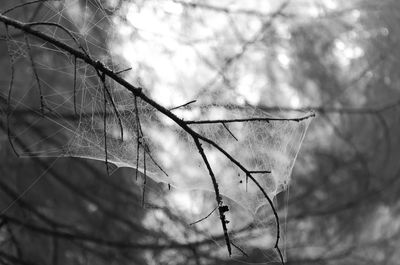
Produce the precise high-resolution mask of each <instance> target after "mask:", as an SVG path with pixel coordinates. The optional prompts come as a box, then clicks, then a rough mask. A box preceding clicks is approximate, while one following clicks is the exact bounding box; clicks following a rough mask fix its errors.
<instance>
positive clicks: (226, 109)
mask: <svg viewBox="0 0 400 265" xmlns="http://www.w3.org/2000/svg"><path fill="white" fill-rule="evenodd" d="M88 3H89V4H91V5H96V4H97V5H98V7H97V8H95V10H96V12H95V13H90V12H89V11H86V12H85V11H82V10H86V9H85V8H84V7H83V6H81V5H78V4H77V3H75V2H73V1H72V2H65V3H62V2H56V3H52V4H46V7H47V10H48V12H47V13H46V12H45V13H43V14H41V17H40V21H44V22H56V23H60V24H65V23H71V24H72V25H74V28H73V29H70V28H69V30H71V31H72V32H73V33H74V35H75V36H76V37H77V39H78V41H79V42H80V43H82V44H83V45H82V46H83V48H84V49H85V50H86V51H87V52H88V53H89V54H90V55H91V56H92V57H94V58H97V57H99V58H100V59H101V61H102V62H103V63H104V64H105V65H107V66H108V67H110V68H111V69H112V70H114V71H116V72H117V71H119V70H121V69H120V67H118V68H117V67H116V65H117V64H116V63H115V62H114V61H115V60H114V59H112V58H113V56H112V54H110V47H109V46H108V44H109V43H111V42H113V41H115V39H116V36H115V34H117V33H116V31H115V30H107V31H104V29H103V28H102V27H103V26H104V24H107V25H109V24H111V25H112V24H113V21H112V19H111V17H110V16H109V15H108V13H107V10H108V9H106V8H105V7H104V6H101V5H100V4H99V3H98V2H97V1H93V2H91V1H89V2H87V4H88ZM82 14H83V16H82ZM39 28H40V29H42V30H43V31H44V32H46V33H48V34H49V35H52V36H54V37H55V38H57V39H60V40H62V41H65V42H66V43H68V44H70V45H71V46H73V45H75V44H76V43H74V42H73V41H72V40H71V39H70V38H69V37H68V36H67V35H66V34H65V32H62V31H61V30H60V29H59V28H53V27H44V26H41V27H39ZM96 31H99V32H101V33H102V35H104V36H105V39H101V38H96V37H95V36H96V34H95V33H96ZM29 46H30V47H29ZM8 50H9V55H10V57H11V61H12V63H13V69H14V70H15V78H14V79H15V80H20V78H18V76H19V77H20V76H22V75H23V74H24V71H25V72H26V71H28V73H29V75H28V76H29V77H30V78H31V79H30V80H29V81H28V82H26V83H18V82H17V81H15V84H14V86H15V89H14V90H13V91H12V93H11V104H10V106H11V109H10V112H9V113H10V117H9V118H10V119H11V118H14V119H12V121H11V123H10V124H9V125H10V128H11V129H12V134H11V135H10V138H11V141H12V140H15V139H24V141H25V146H26V147H27V150H18V152H19V154H20V155H21V156H28V157H29V156H52V157H62V156H66V157H79V158H88V159H95V160H101V161H107V162H109V163H112V164H114V165H115V166H116V167H130V168H133V169H134V171H133V173H132V178H138V181H139V185H142V187H143V189H144V191H145V190H146V191H147V193H145V192H143V194H144V195H143V197H144V198H143V200H144V201H145V202H146V204H147V205H166V206H169V207H177V206H176V202H175V205H174V204H173V202H171V199H170V198H173V197H174V194H177V193H178V194H179V193H182V192H186V193H190V194H197V195H196V196H197V197H196V196H195V198H192V199H193V202H194V201H196V200H197V202H199V201H201V202H202V203H201V204H202V205H203V207H197V210H196V211H194V212H193V211H192V213H188V212H187V211H186V215H187V216H186V218H187V220H188V223H190V222H191V221H193V220H196V219H200V218H203V217H204V216H207V215H208V214H209V212H210V210H212V209H213V208H214V207H215V206H213V204H215V199H214V197H213V196H212V192H213V191H214V189H213V186H212V182H211V180H210V178H209V175H208V171H207V168H206V167H205V165H204V163H203V161H202V159H201V156H200V155H199V153H198V150H197V148H196V146H195V144H194V142H193V140H192V138H191V136H190V135H188V134H187V133H186V132H185V131H183V130H182V129H181V128H180V127H178V126H177V125H176V124H174V123H173V122H172V121H171V120H170V119H169V118H167V117H165V116H163V115H162V114H161V113H159V112H157V111H156V110H155V109H154V108H153V107H152V106H150V105H148V104H147V103H146V102H143V101H142V100H141V99H140V98H135V97H134V96H133V95H132V94H131V93H129V92H128V91H127V90H126V89H125V88H123V87H121V86H120V85H118V84H117V83H115V82H112V81H111V80H109V79H106V80H105V81H104V82H102V81H101V80H100V79H99V76H98V73H97V72H96V71H95V70H94V69H92V68H91V67H90V66H88V65H86V64H85V63H83V62H81V61H79V60H78V61H77V60H74V58H73V57H72V56H70V55H69V54H67V53H65V52H64V51H61V50H59V49H58V48H55V47H54V46H52V45H48V44H46V43H42V42H38V41H31V42H30V44H29V43H27V42H26V41H23V40H20V39H16V38H12V39H10V40H9V41H8ZM49 53H51V56H49V55H48V54H49ZM30 57H32V58H30ZM31 61H33V62H34V66H33V67H32V65H31V64H32V62H31ZM139 69H141V68H139ZM35 75H38V76H39V81H37V80H35V78H34V76H35ZM126 77H127V78H131V79H136V80H138V79H139V78H140V76H133V77H132V76H129V75H127V76H126ZM145 77H146V76H144V77H142V78H143V81H144V82H145V81H146V79H145ZM104 85H105V86H106V87H107V89H108V91H109V92H110V95H106V94H105V91H104ZM154 86H155V87H159V86H160V84H159V83H154ZM38 87H41V89H42V92H39V90H38ZM166 87H168V85H167V86H166ZM17 88H18V89H17ZM147 92H149V93H151V92H152V91H147ZM174 93H175V92H174ZM210 95H211V96H210V97H206V98H201V97H198V98H196V99H197V102H196V103H194V104H191V105H190V106H187V107H182V108H177V109H175V110H173V112H174V113H175V114H176V115H177V116H178V117H182V118H184V119H185V120H194V121H196V120H213V119H222V120H233V119H248V118H274V117H275V118H276V117H277V116H276V114H275V115H271V114H269V113H266V112H263V111H261V110H259V109H256V108H253V107H249V106H246V105H243V104H236V101H235V100H232V98H236V96H237V95H236V93H235V92H232V91H225V90H223V91H218V90H215V89H211V90H210ZM5 97H6V95H5V94H3V98H5ZM41 97H42V98H43V99H42V100H40V98H41ZM178 98H179V97H178ZM179 99H180V100H181V99H182V98H179ZM40 103H43V104H44V105H45V107H46V108H45V109H44V111H42V112H41V111H40V110H38V107H37V106H39V105H40ZM113 104H114V105H115V107H114V106H113ZM297 115H299V114H297ZM22 116H23V117H24V119H18V117H22ZM280 117H281V118H285V117H284V116H280ZM17 120H18V122H16V121H17ZM309 122H310V119H305V120H301V121H269V120H257V121H243V122H220V123H205V124H192V125H191V127H192V128H193V129H194V130H195V131H196V132H198V133H199V134H200V135H202V136H204V137H206V138H208V139H210V140H213V141H214V142H216V143H217V144H218V145H219V146H220V147H221V148H223V149H224V150H225V151H226V152H227V153H229V154H230V155H231V156H232V157H234V158H235V159H236V160H237V161H239V162H240V163H241V164H242V165H243V166H244V167H245V168H247V169H248V170H250V171H254V172H256V173H254V174H253V176H254V178H255V179H256V180H257V181H258V182H259V183H260V185H261V186H262V187H263V188H264V189H265V191H266V192H267V194H268V196H269V197H270V198H275V197H276V196H277V195H278V194H279V193H281V192H282V191H285V190H287V188H288V185H289V183H290V173H291V170H292V168H293V165H294V162H295V159H296V156H297V154H298V151H299V149H300V146H301V143H302V141H303V138H304V135H305V133H306V130H307V128H308V125H309ZM121 126H122V130H121ZM203 148H204V150H205V153H206V155H207V157H208V159H209V161H210V165H211V167H212V169H213V171H214V173H215V175H216V178H217V182H218V184H219V188H220V191H221V194H222V195H223V196H224V198H223V201H224V202H225V204H227V205H229V207H230V208H229V212H228V214H227V217H228V219H229V221H230V223H229V226H228V228H229V229H230V230H231V231H250V232H249V233H248V234H246V236H243V235H242V234H241V232H237V233H235V232H232V233H231V234H230V237H231V239H232V240H233V241H232V242H236V243H235V244H237V246H238V248H235V252H234V255H233V257H234V258H237V259H238V260H242V258H241V257H242V256H243V251H244V250H243V251H241V250H242V249H246V248H247V249H250V248H254V247H258V248H262V249H263V250H264V251H263V255H264V256H265V257H266V260H271V261H279V257H278V256H277V255H276V253H275V252H273V251H268V250H267V249H272V248H273V247H274V243H275V234H276V226H275V222H274V218H273V212H272V210H271V207H270V205H269V204H268V201H266V199H265V197H264V195H263V193H262V192H261V191H260V189H259V188H258V187H257V186H256V185H254V183H252V181H251V180H249V179H248V178H247V176H246V175H245V174H243V172H242V171H241V170H240V169H239V168H237V167H236V166H235V165H233V164H232V162H231V161H230V160H229V159H228V158H227V157H226V156H224V155H223V154H222V153H221V152H219V151H218V150H216V149H215V148H213V147H212V146H210V145H207V144H203ZM264 171H270V173H266V172H264ZM260 172H263V173H260ZM147 177H149V178H150V179H151V180H153V181H154V183H147V184H146V178H147ZM155 183H163V184H164V185H162V184H159V185H156V184H155ZM160 198H162V199H160ZM196 198H197V199H196ZM172 201H173V200H172ZM275 203H277V201H275ZM186 210H188V209H186ZM191 210H193V209H191ZM280 213H281V212H280ZM151 214H154V213H149V216H150V215H151ZM190 220H191V221H190ZM218 222H220V221H219V218H218V215H217V214H216V213H214V214H211V215H210V216H209V218H206V219H204V220H202V222H199V223H198V224H196V227H198V228H197V229H199V230H200V231H202V232H203V233H205V234H206V237H211V238H213V239H214V240H215V243H216V244H217V245H219V246H220V248H219V250H218V251H219V252H222V251H224V247H225V246H224V245H223V244H221V241H219V240H218V239H216V235H218V234H220V233H221V229H220V226H219V225H218ZM281 222H282V223H284V221H282V220H281ZM249 224H250V226H251V227H250V228H249ZM246 227H247V228H248V229H247V230H246V229H245V228H246ZM282 230H284V229H282ZM282 237H283V239H284V235H282ZM282 244H283V245H284V240H283V243H282V241H281V245H282ZM218 251H217V252H218ZM243 262H246V263H250V261H243Z"/></svg>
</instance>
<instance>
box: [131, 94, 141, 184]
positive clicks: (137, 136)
mask: <svg viewBox="0 0 400 265" xmlns="http://www.w3.org/2000/svg"><path fill="white" fill-rule="evenodd" d="M133 97H134V103H135V118H136V172H135V175H136V180H137V179H138V172H139V156H140V152H139V151H140V150H139V149H140V139H141V135H140V130H139V123H140V120H139V108H138V105H137V104H138V102H137V97H136V96H133Z"/></svg>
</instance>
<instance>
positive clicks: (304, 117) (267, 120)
mask: <svg viewBox="0 0 400 265" xmlns="http://www.w3.org/2000/svg"><path fill="white" fill-rule="evenodd" d="M312 117H315V113H310V114H308V115H306V116H303V117H298V118H265V117H256V118H245V119H230V120H223V119H220V120H199V121H190V120H189V121H185V123H186V124H213V123H233V122H251V121H266V122H270V121H295V122H300V121H303V120H307V119H309V118H312Z"/></svg>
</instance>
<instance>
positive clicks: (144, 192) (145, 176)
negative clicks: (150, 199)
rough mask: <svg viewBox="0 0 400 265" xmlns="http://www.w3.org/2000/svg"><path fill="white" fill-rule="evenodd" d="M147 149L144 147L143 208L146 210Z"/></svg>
mask: <svg viewBox="0 0 400 265" xmlns="http://www.w3.org/2000/svg"><path fill="white" fill-rule="evenodd" d="M146 182H147V175H146V148H145V147H144V146H143V193H142V208H144V201H145V196H146Z"/></svg>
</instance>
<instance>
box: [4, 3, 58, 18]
mask: <svg viewBox="0 0 400 265" xmlns="http://www.w3.org/2000/svg"><path fill="white" fill-rule="evenodd" d="M48 1H54V2H56V1H58V0H34V1H30V2H26V3H22V4H19V5H16V6H13V7H11V8H9V9H7V10H5V11H3V12H1V14H2V15H5V14H7V13H9V12H11V11H14V10H16V9H17V8H20V7H24V6H27V5H31V4H36V3H40V2H48Z"/></svg>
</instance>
